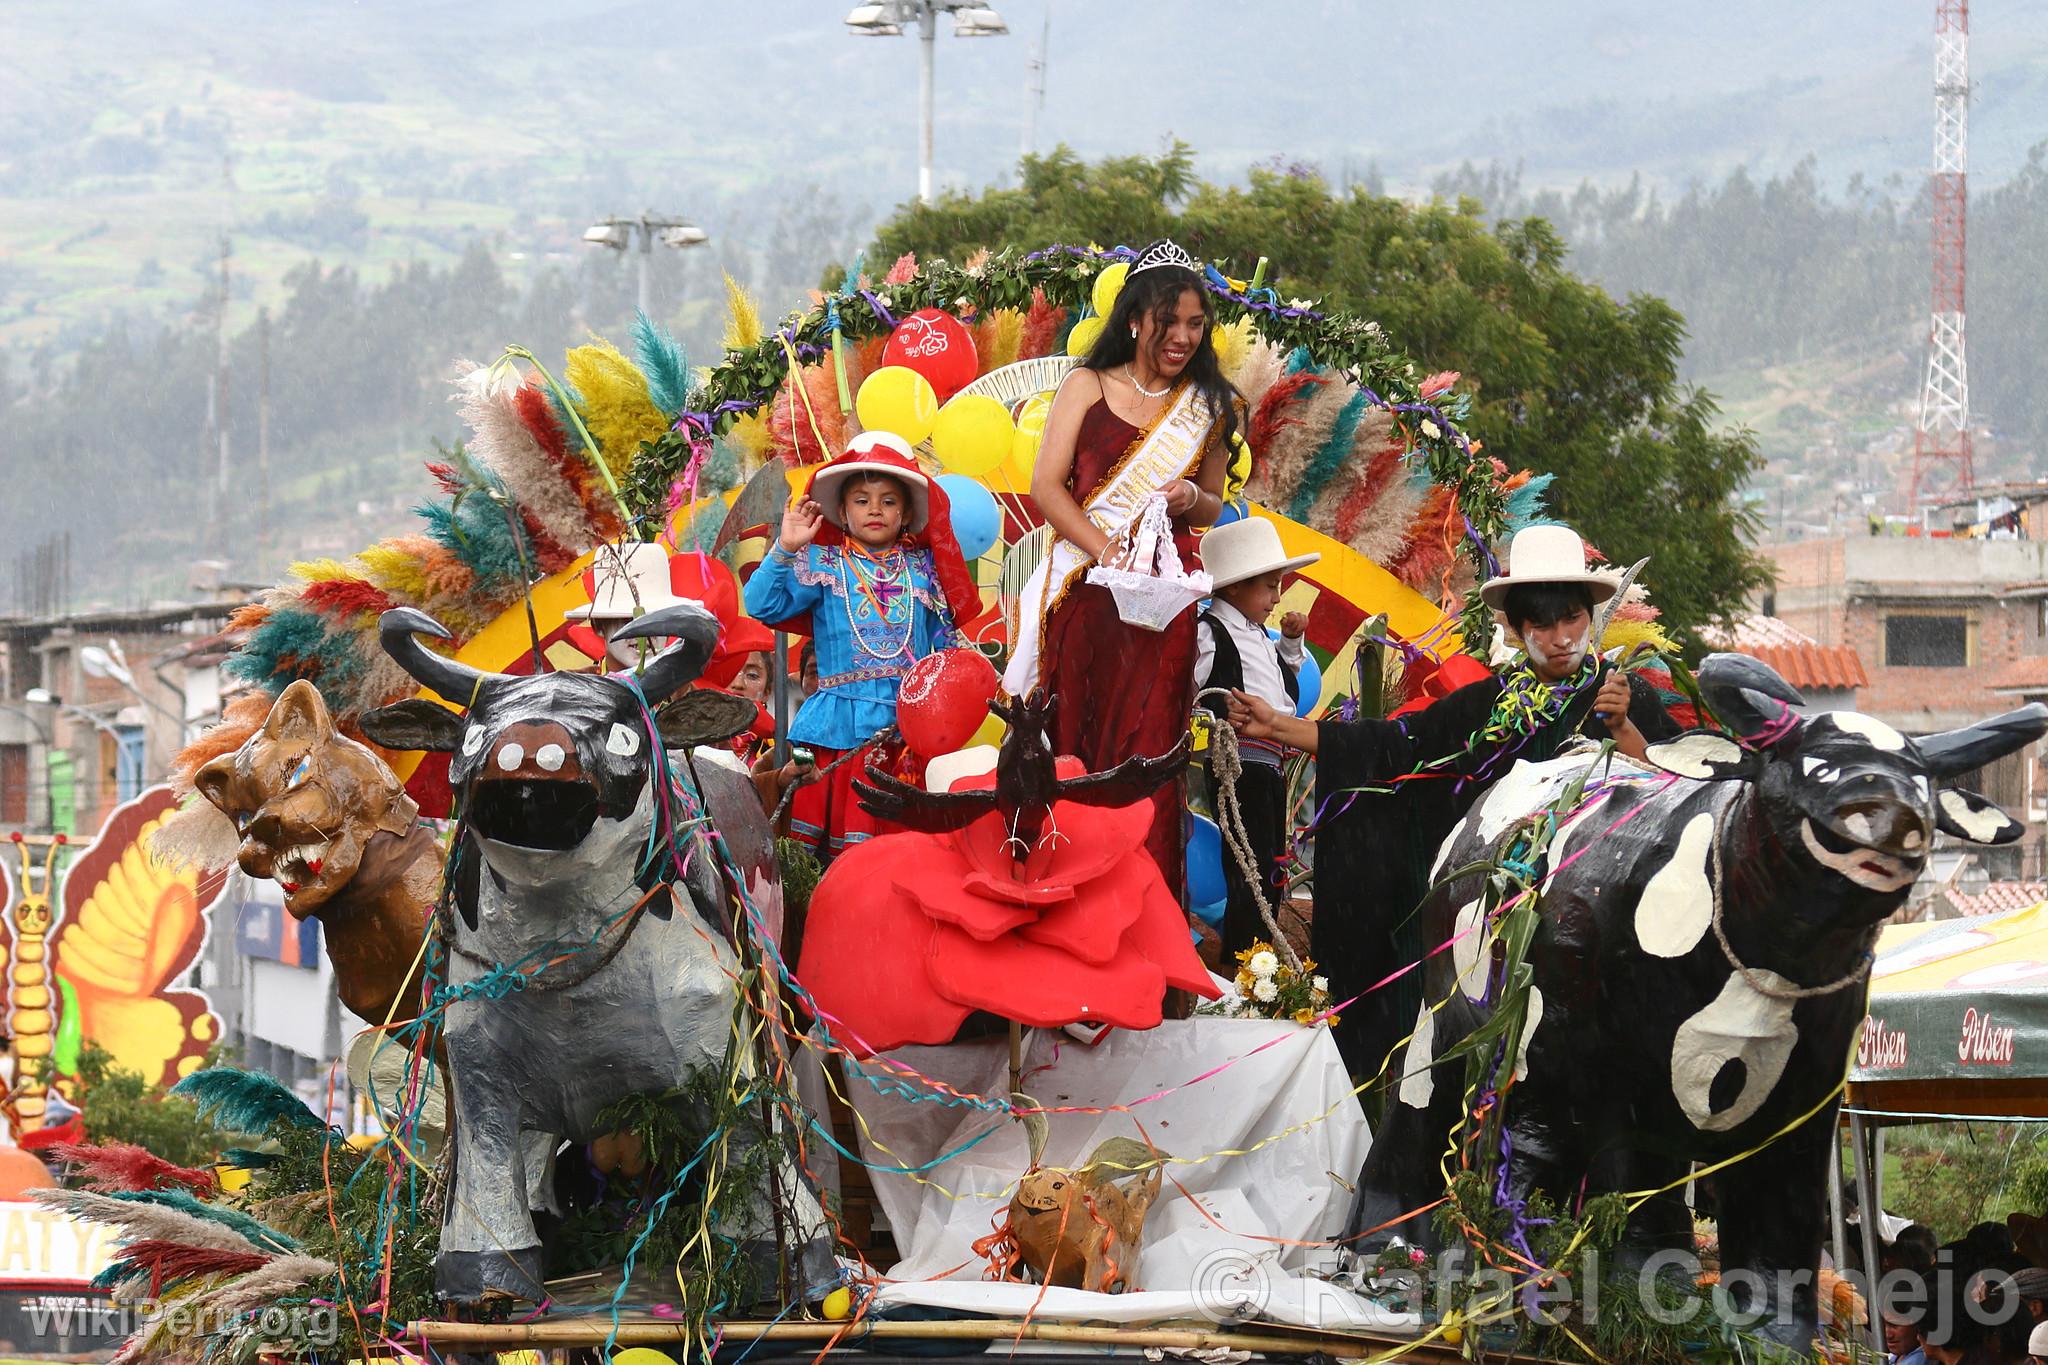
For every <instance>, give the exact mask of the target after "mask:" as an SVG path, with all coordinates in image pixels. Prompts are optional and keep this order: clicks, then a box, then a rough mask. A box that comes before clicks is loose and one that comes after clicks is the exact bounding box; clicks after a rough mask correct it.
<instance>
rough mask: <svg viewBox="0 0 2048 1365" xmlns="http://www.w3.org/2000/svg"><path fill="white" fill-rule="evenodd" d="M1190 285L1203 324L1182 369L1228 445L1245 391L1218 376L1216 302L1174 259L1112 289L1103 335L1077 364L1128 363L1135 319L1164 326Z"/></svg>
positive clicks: (1110, 365)
mask: <svg viewBox="0 0 2048 1365" xmlns="http://www.w3.org/2000/svg"><path fill="white" fill-rule="evenodd" d="M1190 289H1192V290H1194V291H1195V297H1196V298H1198V299H1200V300H1201V301H1202V315H1203V317H1204V318H1205V319H1206V320H1207V322H1208V326H1206V327H1204V328H1203V329H1202V340H1201V343H1200V344H1199V345H1197V346H1196V347H1195V351H1194V354H1193V355H1191V356H1189V357H1188V363H1187V368H1185V369H1184V370H1182V371H1181V374H1182V375H1183V376H1184V377H1186V378H1188V379H1190V380H1193V381H1194V385H1195V388H1196V389H1197V390H1199V391H1200V393H1201V395H1202V397H1203V399H1205V400H1206V401H1207V402H1208V404H1209V418H1210V420H1211V421H1212V422H1215V423H1216V424H1217V425H1218V427H1219V438H1220V439H1221V440H1222V442H1223V448H1224V449H1225V450H1229V449H1230V446H1231V439H1232V438H1233V437H1234V436H1236V435H1237V410H1238V406H1239V405H1240V404H1242V403H1243V402H1244V395H1243V394H1241V393H1239V392H1238V391H1237V386H1236V385H1235V384H1232V383H1231V382H1230V381H1229V380H1228V379H1225V378H1224V377H1223V367H1222V365H1220V364H1219V363H1218V362H1217V360H1216V343H1215V340H1214V339H1213V338H1212V337H1211V335H1210V332H1211V329H1213V328H1214V327H1215V325H1216V304H1215V302H1214V300H1212V299H1211V298H1210V297H1209V291H1208V290H1206V289H1204V288H1202V281H1201V278H1200V277H1199V276H1197V275H1196V274H1195V272H1194V271H1192V270H1188V269H1186V268H1184V267H1182V266H1177V265H1158V266H1153V267H1152V268H1151V269H1150V270H1144V271H1140V272H1139V273H1138V274H1136V275H1133V276H1131V277H1130V278H1129V279H1127V280H1125V281H1124V287H1123V288H1122V289H1121V290H1120V291H1118V293H1117V296H1116V307H1115V308H1112V309H1111V310H1110V313H1109V318H1108V319H1107V321H1106V322H1105V323H1104V324H1103V328H1102V335H1101V336H1099V337H1097V338H1095V345H1094V346H1093V347H1092V348H1091V349H1090V350H1089V352H1088V355H1087V356H1086V358H1084V359H1083V360H1082V361H1081V368H1082V369H1084V370H1114V369H1116V368H1118V367H1119V366H1122V365H1127V364H1129V363H1130V361H1131V358H1132V357H1133V356H1135V355H1137V353H1138V341H1137V338H1136V337H1134V336H1132V335H1131V328H1132V327H1133V326H1135V325H1136V323H1137V320H1138V319H1139V318H1140V317H1145V316H1149V317H1150V318H1151V319H1152V320H1153V322H1154V323H1155V324H1156V325H1157V326H1159V327H1162V328H1163V327H1165V326H1166V325H1167V323H1169V322H1171V321H1172V320H1173V315H1174V312H1175V310H1176V309H1178V308H1179V307H1180V296H1181V295H1182V294H1184V293H1186V292H1187V291H1188V290H1190Z"/></svg>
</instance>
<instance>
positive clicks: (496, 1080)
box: [362, 602, 831, 1302]
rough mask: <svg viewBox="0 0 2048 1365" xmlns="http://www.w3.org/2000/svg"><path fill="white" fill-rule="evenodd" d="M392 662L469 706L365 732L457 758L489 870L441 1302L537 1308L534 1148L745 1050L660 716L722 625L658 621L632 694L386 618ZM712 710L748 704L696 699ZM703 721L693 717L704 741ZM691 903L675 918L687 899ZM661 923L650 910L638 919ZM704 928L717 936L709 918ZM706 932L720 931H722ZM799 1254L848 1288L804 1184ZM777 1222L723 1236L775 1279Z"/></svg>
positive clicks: (603, 680) (796, 1190) (462, 957)
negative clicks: (668, 830)
mask: <svg viewBox="0 0 2048 1365" xmlns="http://www.w3.org/2000/svg"><path fill="white" fill-rule="evenodd" d="M380 630H381V633H382V636H383V641H384V648H385V651H386V652H387V653H389V654H390V655H391V657H392V658H393V659H395V660H396V661H397V662H398V663H399V664H400V665H402V666H403V667H404V668H405V670H406V671H407V672H408V673H410V674H411V675H412V676H413V677H414V678H415V679H417V680H418V681H419V682H421V683H422V684H424V685H425V686H427V687H429V688H431V689H432V690H433V691H434V692H436V693H438V694H439V695H440V696H442V697H444V698H446V699H448V700H449V701H451V702H455V703H457V704H458V705H461V706H462V707H463V714H456V713H454V712H451V711H449V710H447V709H446V708H444V707H441V706H439V705H437V704H435V703H433V702H431V701H426V700H416V701H410V702H401V703H399V704H397V705H396V706H391V707H386V708H384V709H383V710H381V711H373V712H370V713H368V714H366V715H365V716H364V717H363V722H362V723H363V731H364V733H365V734H367V735H369V736H370V737H371V738H372V739H374V740H376V741H377V742H378V743H380V744H384V745H387V746H389V747H392V748H401V749H432V750H440V751H444V752H452V753H453V754H454V755H455V759H454V762H453V763H452V764H451V765H450V768H449V781H450V783H451V785H452V786H453V787H454V789H455V791H456V793H457V794H458V796H459V797H460V798H461V809H462V811H463V816H464V820H465V828H466V831H467V839H468V846H467V848H465V849H461V850H458V852H457V855H456V856H457V861H458V863H460V862H461V861H463V860H464V859H467V860H468V861H469V868H468V869H467V870H468V873H469V875H467V876H462V877H458V888H459V889H458V896H457V900H458V904H459V907H460V912H459V913H458V915H457V916H455V923H454V924H453V925H452V938H451V942H450V945H449V946H450V950H451V951H450V954H449V967H448V985H449V987H450V988H451V989H452V990H454V991H455V992H456V993H457V998H455V999H453V1000H452V1001H451V1002H450V1003H449V1004H448V1006H447V1012H446V1016H445V1032H444V1037H445V1040H446V1046H447V1051H448V1057H449V1068H450V1071H451V1073H452V1077H453V1082H454V1107H455V1119H456V1124H455V1145H456V1151H455V1180H454V1188H453V1190H452V1192H451V1194H450V1197H449V1199H448V1211H447V1214H446V1217H445V1221H444V1223H443V1225H442V1230H441V1243H440V1254H439V1256H438V1257H437V1258H436V1261H435V1276H436V1288H437V1290H438V1292H439V1293H440V1294H441V1296H442V1297H444V1298H448V1299H452V1300H456V1301H458V1302H473V1301H476V1300H479V1299H482V1298H484V1297H487V1296H491V1295H506V1294H509V1295H514V1296H518V1297H521V1298H526V1299H531V1300H535V1301H539V1300H541V1299H543V1298H544V1297H545V1291H544V1290H543V1288H542V1286H541V1269H540V1239H539V1237H538V1236H537V1235H536V1234H535V1231H534V1226H533V1220H532V1216H531V1214H530V1213H529V1212H528V1209H527V1201H526V1199H525V1198H524V1197H523V1196H524V1194H525V1192H526V1189H527V1182H526V1179H525V1176H524V1163H523V1161H522V1155H521V1145H522V1144H521V1134H522V1133H533V1132H540V1133H548V1134H559V1135H562V1136H566V1137H569V1138H572V1139H574V1140H577V1141H582V1142H587V1141H590V1140H591V1139H593V1138H596V1137H598V1136H600V1134H599V1133H598V1131H597V1128H596V1119H597V1115H598V1113H599V1112H600V1111H601V1110H603V1109H604V1108H605V1107H606V1106H608V1105H610V1104H612V1103H613V1102H614V1101H616V1100H619V1099H622V1098H624V1097H625V1096H627V1095H631V1094H636V1093H640V1092H645V1091H659V1090H666V1089H668V1088H670V1087H672V1086H675V1085H678V1084H680V1083H681V1082H682V1081H683V1080H684V1078H685V1076H686V1075H687V1073H688V1072H689V1071H691V1070H692V1069H696V1068H702V1067H710V1066H717V1065H719V1064H720V1063H721V1061H722V1059H723V1056H724V1053H725V1048H726V1045H727V1040H728V1039H729V1038H730V1037H731V1035H732V1010H733V986H732V974H733V973H735V972H736V970H737V969H736V966H735V962H734V957H733V953H732V949H731V945H730V943H729V942H728V941H727V937H726V923H727V919H726V914H725V909H724V907H725V904H726V893H725V889H724V887H723V885H722V884H721V881H720V877H719V874H718V871H717V864H716V860H715V859H714V857H713V856H712V853H711V849H710V846H709V841H708V839H706V838H705V837H703V836H702V835H701V834H699V835H695V836H692V839H691V845H692V846H691V847H690V848H688V849H686V850H678V852H680V853H682V854H683V856H684V860H685V861H686V863H687V867H688V872H687V876H686V878H685V880H684V882H683V883H682V884H680V885H678V886H677V887H675V888H674V890H673V892H671V890H670V889H669V888H667V887H665V886H663V885H662V881H663V879H664V878H665V877H667V876H668V875H669V874H670V872H671V871H672V868H673V860H672V859H671V857H670V856H669V851H668V847H667V844H666V841H665V839H655V840H652V844H653V855H652V856H651V857H650V856H649V848H650V842H651V839H650V836H652V835H653V834H655V832H656V830H657V823H656V822H657V811H656V783H655V781H654V780H653V772H652V766H651V759H652V755H653V752H654V749H655V745H654V743H653V742H652V740H651V738H650V736H649V733H648V722H647V715H648V711H649V709H650V708H654V707H658V706H660V705H661V703H662V702H663V701H665V700H666V699H668V698H669V697H671V696H673V695H675V694H677V693H679V692H681V691H682V689H684V688H685V687H687V686H688V685H689V683H690V682H691V681H692V680H693V679H695V678H696V676H697V675H698V673H699V671H700V670H701V669H702V668H703V666H704V663H705V661H706V660H707V659H709V658H710V657H711V654H712V651H713V650H714V649H715V647H716V646H717V643H718V634H719V628H718V622H717V618H716V617H714V616H713V615H712V614H711V613H710V612H708V611H706V610H704V609H703V608H702V607H699V606H697V605H696V604H694V603H687V602H686V603H681V604H678V605H675V606H670V607H665V608H663V609H661V610H658V611H654V612H650V613H648V614H647V615H645V616H642V617H640V618H639V619H638V620H636V621H634V622H632V623H631V624H629V625H626V626H623V627H621V628H620V629H619V631H618V632H616V634H615V636H614V638H619V637H625V638H650V639H660V638H663V637H667V636H674V637H676V643H675V644H674V645H673V646H671V647H670V648H668V649H666V650H664V651H663V652H662V653H660V654H658V655H656V656H655V657H654V658H653V659H652V660H650V661H649V662H648V664H647V666H646V668H645V669H644V670H643V671H642V672H641V674H640V676H639V678H638V679H637V694H636V690H635V687H634V686H629V685H628V684H627V683H626V682H625V681H623V680H621V679H618V678H612V677H605V676H601V675H593V674H580V673H544V674H538V675H534V676H529V677H514V676H510V675H504V674H493V673H481V672H478V671H477V670H475V669H472V668H469V667H466V666H465V665H462V664H459V663H456V662H454V661H453V660H450V659H447V658H445V657H443V656H441V655H438V654H434V653H431V652H430V651H428V650H427V649H426V648H424V647H423V646H422V645H421V644H420V643H419V642H418V640H416V639H415V638H414V636H415V635H419V634H423V635H430V636H434V637H437V638H441V639H446V638H448V633H447V631H445V630H444V629H442V627H440V626H439V625H438V624H436V623H435V622H434V621H433V619H432V618H430V617H428V616H426V615H424V614H423V613H421V612H418V611H415V610H413V609H411V608H401V609H399V610H395V611H389V612H386V613H385V614H384V616H383V617H382V618H381V624H380ZM698 698H702V699H703V700H701V701H698V703H697V704H698V706H699V707H700V708H701V707H703V706H718V705H721V704H722V703H723V702H729V701H732V700H734V699H732V698H722V697H720V696H719V694H714V693H701V694H700V693H692V694H689V696H687V697H685V698H684V699H683V701H684V702H685V703H689V702H691V701H693V700H696V699H698ZM689 710H690V708H689V707H688V706H684V707H683V708H682V710H681V712H679V713H677V715H676V724H678V725H684V726H687V725H688V723H689V721H690V719H691V717H690V715H689ZM672 894H673V895H674V896H676V897H678V898H682V899H684V900H685V902H686V904H685V907H684V908H685V913H684V914H683V915H679V916H678V915H672V913H671V895H672ZM636 906H640V907H642V908H641V909H639V910H636V909H635V907H636ZM693 917H694V918H696V919H698V920H699V921H701V922H700V923H692V922H690V921H691V919H692V918H693ZM707 929H708V932H707ZM534 963H541V964H546V965H543V966H541V967H540V968H539V970H537V971H532V973H531V975H530V977H529V980H528V981H527V982H526V983H525V985H524V986H523V987H522V988H521V989H519V990H516V991H511V992H507V993H504V994H495V993H478V994H475V995H470V996H463V995H461V994H460V993H461V992H462V990H463V988H464V987H467V986H473V985H475V984H476V983H478V982H479V981H481V980H482V979H483V978H484V977H486V976H488V975H490V974H492V973H493V972H494V971H496V970H497V969H498V968H499V967H501V966H505V965H513V964H534ZM781 1187H782V1189H783V1190H784V1191H785V1192H788V1193H793V1194H794V1197H795V1199H796V1202H797V1205H798V1207H797V1209H796V1211H795V1216H794V1219H793V1223H794V1226H795V1227H796V1228H797V1229H799V1230H800V1231H799V1232H798V1233H797V1236H798V1240H806V1239H808V1245H807V1246H806V1247H805V1248H804V1257H803V1271H804V1272H805V1274H806V1276H807V1281H809V1282H815V1281H816V1280H817V1279H819V1278H821V1277H824V1276H828V1275H829V1274H830V1272H831V1261H830V1257H829V1255H828V1254H827V1244H826V1243H825V1241H824V1240H823V1239H822V1237H819V1236H817V1235H816V1230H817V1229H818V1228H819V1227H820V1225H821V1223H822V1214H821V1212H820V1210H819V1209H818V1205H817V1202H816V1199H815V1197H814V1196H813V1195H812V1194H811V1192H810V1191H809V1190H808V1189H807V1188H806V1187H804V1186H803V1185H802V1184H801V1182H800V1180H799V1179H798V1177H797V1176H796V1174H795V1173H794V1171H790V1170H785V1171H784V1172H783V1174H782V1180H781ZM760 1202H761V1211H760V1215H759V1217H758V1218H750V1219H749V1220H748V1225H747V1226H746V1227H741V1228H727V1229H724V1230H723V1231H724V1232H725V1233H726V1234H727V1235H730V1236H733V1237H736V1238H738V1239H739V1240H740V1241H741V1242H742V1243H745V1244H748V1245H749V1250H750V1252H752V1254H754V1255H756V1256H757V1257H759V1258H762V1259H764V1260H767V1261H768V1262H769V1263H770V1264H772V1257H773V1255H774V1246H773V1243H772V1241H771V1240H768V1239H769V1238H771V1237H772V1223H771V1218H770V1213H769V1211H768V1208H767V1204H766V1200H765V1198H764V1199H763V1200H761V1201H760Z"/></svg>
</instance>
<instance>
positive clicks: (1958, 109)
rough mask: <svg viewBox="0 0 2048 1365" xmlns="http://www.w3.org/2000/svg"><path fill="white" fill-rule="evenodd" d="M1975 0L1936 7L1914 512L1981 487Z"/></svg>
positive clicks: (1947, 0)
mask: <svg viewBox="0 0 2048 1365" xmlns="http://www.w3.org/2000/svg"><path fill="white" fill-rule="evenodd" d="M1969 170H1970V0H1935V5H1934V172H1933V175H1932V177H1931V186H1930V187H1931V189H1932V190H1933V199H1934V234H1933V237H1934V299H1933V303H1934V306H1933V309H1932V319H1931V320H1930V322H1929V324H1928V329H1927V371H1926V379H1925V381H1924V382H1923V383H1922V385H1921V387H1920V421H1919V424H1918V427H1917V429H1916V430H1915V431H1914V433H1913V489H1912V493H1911V496H1910V499H1909V502H1908V506H1907V508H1906V511H1907V513H1908V515H1918V514H1919V513H1920V511H1921V509H1922V507H1923V505H1924V504H1925V503H1927V502H1931V501H1932V500H1934V499H1935V498H1936V497H1939V496H1941V495H1943V494H1952V493H1955V492H1959V491H1960V490H1962V489H1966V488H1970V487H1972V486H1973V485H1974V484H1975V483H1976V482H1977V472H1976V469H1975V466H1974V461H1973V459H1972V451H1971V444H1972V442H1971V435H1970V367H1969V364H1968V362H1967V361H1966V359H1965V357H1964V352H1963V317H1964V309H1963V306H1964V299H1965V296H1966V294H1967V292H1968V290H1967V284H1968V263H1969V251H1968V245H1969V218H1970V188H1969V185H1970V178H1969Z"/></svg>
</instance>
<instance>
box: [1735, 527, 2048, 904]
mask: <svg viewBox="0 0 2048 1365" xmlns="http://www.w3.org/2000/svg"><path fill="white" fill-rule="evenodd" d="M1767 553H1768V554H1769V555H1770V557H1771V558H1772V559H1773V560H1774V561H1775V562H1776V565H1777V573H1778V583H1777V588H1776V590H1775V592H1774V593H1772V594H1771V595H1769V596H1768V597H1767V598H1766V599H1765V602H1764V609H1765V611H1766V612H1768V613H1770V614H1772V615H1775V616H1777V617H1778V618H1780V619H1781V620H1783V621H1784V622H1785V623H1786V624H1788V625H1789V626H1791V627H1793V628H1794V629H1796V630H1798V631H1801V632H1803V633H1804V634H1806V635H1808V636H1810V637H1812V638H1813V639H1814V640H1815V641H1818V642H1819V643H1820V644H1821V645H1823V646H1835V645H1841V646H1847V647H1849V648H1851V649H1853V650H1854V651H1855V653H1856V655H1857V657H1858V658H1859V659H1860V660H1861V661H1862V664H1863V670H1864V674H1865V676H1866V679H1867V682H1866V685H1865V686H1863V687H1861V688H1859V689H1857V693H1856V702H1855V707H1856V709H1857V710H1859V711H1862V712H1864V713H1866V714H1868V715H1872V716H1876V717H1877V718H1878V719H1880V720H1882V721H1885V722H1886V723H1887V724H1889V725H1892V726H1895V727H1896V728H1898V729H1899V730H1902V731H1904V732H1905V733H1907V734H1928V733H1931V732H1933V731H1937V730H1947V729H1952V728H1954V727H1956V726H1959V725H1967V724H1969V723H1970V722H1971V721H1975V720H1982V719H1984V718H1985V717H1987V716H1993V715H1996V714H1998V713H1999V712H2001V711H2009V710H2011V709H2012V708H2013V707H2014V706H2017V705H2019V704H2020V703H2021V702H2022V701H2024V700H2035V699H2048V540H2033V539H2023V538H2018V537H2010V536H2008V537H2006V538H1999V539H1993V538H1989V537H1984V538H1963V537H1946V536H1943V537H1920V536H1912V537H1905V536H1851V537H1837V538H1834V539H1828V540H1811V541H1802V542H1799V543H1797V544H1791V545H1780V546H1774V547H1771V548H1770V549H1769V550H1768V551H1767ZM2040 748H2041V746H2038V745H2037V746H2035V748H2034V750H2033V751H2028V752H2024V753H2020V754H2014V755H2012V756H2011V757H2009V758H2006V759H2002V760H2000V761H1999V762H1998V763H1995V764H1993V765H1991V767H1990V768H1988V769H1986V770H1985V771H1983V772H1980V773H1977V774H1974V775H1972V776H1969V777H1966V778H1964V779H1962V780H1961V781H1960V785H1963V786H1968V787H1973V788H1975V789H1976V790H1978V791H1981V792H1983V793H1984V795H1986V796H1988V797H1990V798H1991V799H1992V800H1994V801H1997V802H1998V803H1999V804H2000V805H2002V806H2004V807H2005V808H2006V809H2007V810H2009V811H2011V812H2012V813H2013V814H2014V815H2016V816H2019V817H2021V818H2022V819H2025V820H2026V821H2027V822H2028V825H2029V829H2028V833H2027V837H2026V838H2025V839H2024V840H2022V841H2021V843H2020V844H2018V845H2015V846H2013V847H2012V848H2010V849H2005V850H1996V851H1987V852H1983V853H1979V854H1977V855H1975V856H1976V858H1977V861H1978V862H1979V863H1980V864H1981V866H1982V867H1983V868H1984V869H1985V870H1987V871H1989V872H1990V874H1991V875H1992V876H1994V877H2017V876H2032V875H2039V874H2040V873H2041V872H2042V871H2043V869H2044V866H2048V859H2044V849H2043V828H2042V826H2043V823H2044V820H2048V809H2044V806H2043V801H2044V797H2048V769H2044V768H2043V766H2042V763H2043V755H2042V754H2041V753H2040V752H2039V750H2040Z"/></svg>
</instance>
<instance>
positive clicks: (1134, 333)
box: [1131, 327, 1138, 341]
mask: <svg viewBox="0 0 2048 1365" xmlns="http://www.w3.org/2000/svg"><path fill="white" fill-rule="evenodd" d="M1137 339H1138V329H1137V328H1135V327H1133V328H1131V340H1133V341H1136V340H1137Z"/></svg>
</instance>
